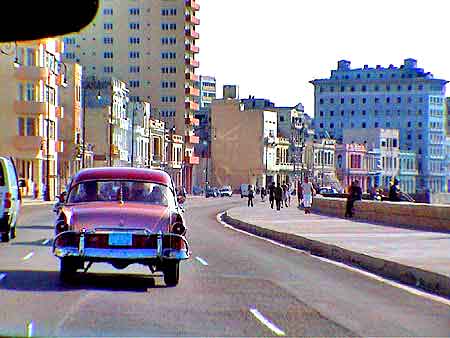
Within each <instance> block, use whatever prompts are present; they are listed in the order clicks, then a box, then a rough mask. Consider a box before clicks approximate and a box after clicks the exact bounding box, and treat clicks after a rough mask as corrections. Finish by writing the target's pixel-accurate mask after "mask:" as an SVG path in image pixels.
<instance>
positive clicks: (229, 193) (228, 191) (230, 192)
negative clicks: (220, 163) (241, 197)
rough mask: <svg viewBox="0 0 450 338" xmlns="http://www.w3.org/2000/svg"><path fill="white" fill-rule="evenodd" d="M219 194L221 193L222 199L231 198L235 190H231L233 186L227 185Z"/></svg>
mask: <svg viewBox="0 0 450 338" xmlns="http://www.w3.org/2000/svg"><path fill="white" fill-rule="evenodd" d="M219 192H220V196H221V197H224V196H228V197H231V196H232V195H233V190H232V189H231V186H229V185H225V186H223V187H222V188H220V189H219Z"/></svg>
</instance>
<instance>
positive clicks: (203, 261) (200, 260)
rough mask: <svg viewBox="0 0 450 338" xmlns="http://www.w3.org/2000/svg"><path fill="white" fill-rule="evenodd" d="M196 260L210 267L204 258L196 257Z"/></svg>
mask: <svg viewBox="0 0 450 338" xmlns="http://www.w3.org/2000/svg"><path fill="white" fill-rule="evenodd" d="M195 259H196V260H198V261H199V262H200V263H201V264H203V265H205V266H208V262H206V261H205V260H204V259H203V258H201V257H195Z"/></svg>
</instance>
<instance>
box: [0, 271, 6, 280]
mask: <svg viewBox="0 0 450 338" xmlns="http://www.w3.org/2000/svg"><path fill="white" fill-rule="evenodd" d="M5 277H6V273H0V281H1V280H3V279H5Z"/></svg>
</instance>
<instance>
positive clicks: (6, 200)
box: [4, 192, 12, 209]
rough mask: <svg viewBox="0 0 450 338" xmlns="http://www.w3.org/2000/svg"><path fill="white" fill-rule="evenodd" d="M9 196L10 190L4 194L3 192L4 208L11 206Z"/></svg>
mask: <svg viewBox="0 0 450 338" xmlns="http://www.w3.org/2000/svg"><path fill="white" fill-rule="evenodd" d="M11 197H12V195H11V193H10V192H7V193H6V194H5V202H4V206H5V208H6V209H9V208H11V205H12V204H11Z"/></svg>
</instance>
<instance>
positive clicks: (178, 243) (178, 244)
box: [163, 236, 186, 250]
mask: <svg viewBox="0 0 450 338" xmlns="http://www.w3.org/2000/svg"><path fill="white" fill-rule="evenodd" d="M163 247H164V248H171V249H175V250H185V249H186V245H185V243H184V240H183V238H181V237H179V236H165V237H164V239H163Z"/></svg>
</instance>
